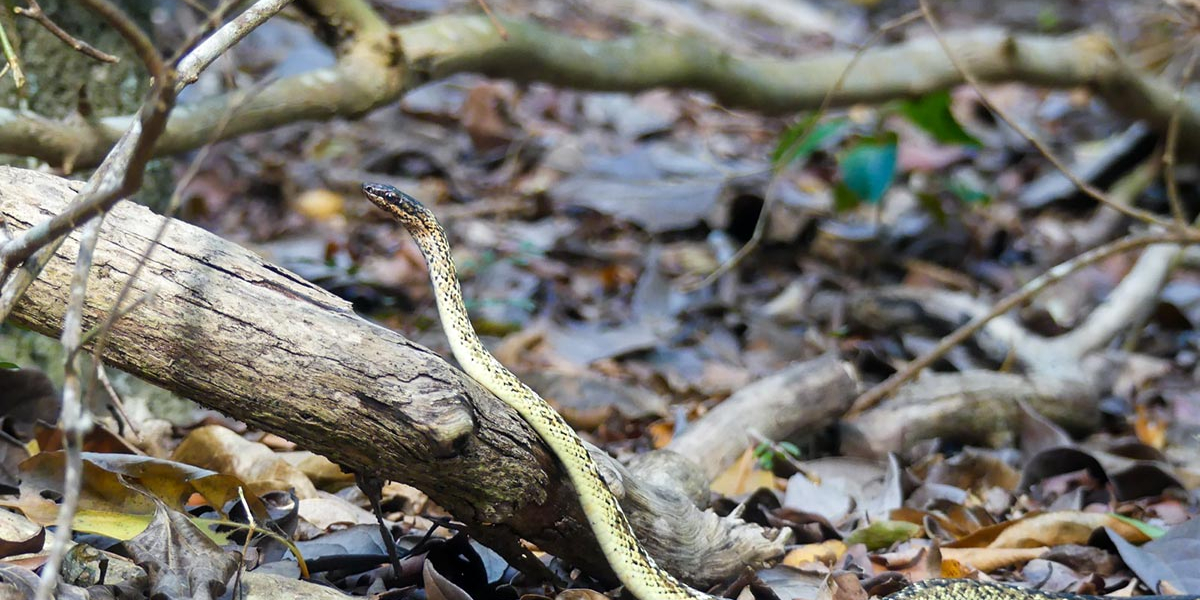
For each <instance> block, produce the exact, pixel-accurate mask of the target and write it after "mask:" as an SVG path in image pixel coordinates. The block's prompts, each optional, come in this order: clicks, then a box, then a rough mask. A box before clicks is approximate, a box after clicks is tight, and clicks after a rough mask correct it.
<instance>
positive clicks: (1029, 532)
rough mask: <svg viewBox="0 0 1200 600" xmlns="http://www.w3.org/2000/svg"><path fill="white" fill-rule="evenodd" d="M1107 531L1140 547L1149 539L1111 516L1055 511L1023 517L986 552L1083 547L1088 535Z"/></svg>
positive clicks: (1008, 528) (998, 537)
mask: <svg viewBox="0 0 1200 600" xmlns="http://www.w3.org/2000/svg"><path fill="white" fill-rule="evenodd" d="M1106 527H1107V528H1111V529H1112V530H1113V531H1115V532H1117V533H1118V534H1119V535H1120V536H1121V537H1122V538H1124V539H1126V540H1129V541H1131V542H1136V543H1142V542H1146V541H1148V540H1149V539H1150V538H1149V537H1148V536H1146V534H1144V533H1142V532H1141V531H1140V530H1138V529H1137V528H1136V527H1133V526H1131V525H1129V524H1127V523H1125V522H1123V521H1121V520H1119V519H1116V518H1114V517H1113V516H1112V515H1108V514H1104V513H1089V512H1082V511H1056V512H1049V513H1043V514H1039V515H1035V516H1032V517H1026V518H1023V519H1019V520H1017V521H1016V522H1013V523H1012V524H1011V525H1010V526H1009V527H1007V528H1006V529H1004V531H1001V532H1000V534H999V535H998V536H996V539H995V540H993V541H992V543H991V544H988V547H989V548H1036V547H1040V546H1059V545H1062V544H1086V543H1087V541H1088V538H1090V537H1091V535H1092V532H1094V531H1095V530H1097V529H1101V528H1106Z"/></svg>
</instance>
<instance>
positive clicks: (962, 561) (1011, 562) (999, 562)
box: [942, 546, 1048, 577]
mask: <svg viewBox="0 0 1200 600" xmlns="http://www.w3.org/2000/svg"><path fill="white" fill-rule="evenodd" d="M1047 549H1048V548H1046V547H1044V546H1039V547H1037V548H945V547H943V548H942V577H961V575H951V574H949V573H947V572H946V571H947V563H949V562H951V561H953V562H955V563H957V564H959V565H969V566H970V567H974V569H976V570H979V571H983V572H984V573H991V572H992V571H995V570H996V569H1000V568H1003V567H1011V566H1015V565H1020V564H1024V563H1026V562H1029V561H1031V560H1033V559H1035V558H1037V557H1039V556H1041V555H1042V554H1045V552H1046V550H1047ZM969 570H970V569H968V571H969Z"/></svg>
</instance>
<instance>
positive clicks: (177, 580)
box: [125, 500, 241, 600]
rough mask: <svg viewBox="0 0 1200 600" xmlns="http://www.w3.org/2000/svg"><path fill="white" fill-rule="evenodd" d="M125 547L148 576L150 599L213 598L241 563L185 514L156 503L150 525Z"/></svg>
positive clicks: (223, 588) (237, 556)
mask: <svg viewBox="0 0 1200 600" xmlns="http://www.w3.org/2000/svg"><path fill="white" fill-rule="evenodd" d="M125 548H126V549H128V550H129V556H130V558H132V559H133V561H134V562H135V563H137V565H138V566H140V567H142V568H143V569H145V570H146V573H147V574H148V575H149V576H150V597H152V598H194V599H197V600H204V599H206V598H216V597H218V596H220V595H221V594H224V593H225V584H226V583H227V582H228V581H229V578H230V577H232V576H233V574H234V572H236V571H237V568H238V565H239V564H240V563H241V556H240V555H239V554H237V553H234V552H226V551H224V550H222V549H221V547H220V546H218V545H217V544H216V543H214V542H213V541H212V540H211V539H209V538H208V536H207V535H206V534H205V533H204V532H203V531H201V530H200V529H199V528H197V527H196V525H195V524H193V523H192V522H191V521H190V520H189V519H188V517H187V515H184V514H183V513H181V512H178V511H173V510H170V509H168V508H167V507H166V505H164V504H163V503H162V501H159V500H156V501H155V509H154V519H153V520H152V521H151V522H150V525H149V526H148V527H146V530H145V531H143V532H142V533H140V534H138V535H137V536H136V537H134V538H133V539H131V540H129V541H127V542H125Z"/></svg>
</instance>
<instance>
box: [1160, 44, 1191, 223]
mask: <svg viewBox="0 0 1200 600" xmlns="http://www.w3.org/2000/svg"><path fill="white" fill-rule="evenodd" d="M1198 57H1200V52H1197V51H1196V50H1195V49H1193V50H1192V56H1191V57H1190V58H1188V62H1187V66H1185V67H1184V69H1183V76H1182V77H1181V78H1180V81H1179V89H1178V91H1177V92H1176V93H1175V108H1174V110H1172V111H1171V120H1170V122H1169V123H1167V144H1166V149H1165V150H1164V151H1163V157H1162V161H1163V173H1164V175H1165V176H1166V178H1167V200H1168V201H1170V203H1171V214H1172V215H1174V217H1175V221H1176V222H1177V223H1179V224H1181V225H1182V224H1184V223H1186V222H1187V216H1185V215H1184V213H1183V202H1182V201H1181V200H1180V199H1179V185H1178V183H1177V182H1176V181H1175V163H1176V161H1177V159H1178V157H1177V156H1176V146H1177V145H1178V144H1179V121H1180V118H1179V117H1180V114H1181V113H1182V112H1183V98H1184V92H1185V91H1186V90H1187V85H1188V82H1189V81H1190V80H1191V79H1192V71H1193V70H1195V68H1196V59H1197V58H1198Z"/></svg>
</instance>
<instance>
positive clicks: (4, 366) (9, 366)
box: [0, 362, 21, 369]
mask: <svg viewBox="0 0 1200 600" xmlns="http://www.w3.org/2000/svg"><path fill="white" fill-rule="evenodd" d="M20 368H21V365H17V364H13V363H10V362H0V369H20Z"/></svg>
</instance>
